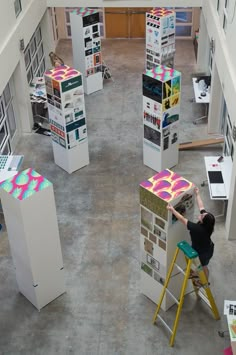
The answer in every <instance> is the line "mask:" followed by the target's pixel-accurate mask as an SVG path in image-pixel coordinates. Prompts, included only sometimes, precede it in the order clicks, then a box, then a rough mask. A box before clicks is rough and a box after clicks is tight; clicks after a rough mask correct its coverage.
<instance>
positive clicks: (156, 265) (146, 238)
mask: <svg viewBox="0 0 236 355" xmlns="http://www.w3.org/2000/svg"><path fill="white" fill-rule="evenodd" d="M157 221H160V222H162V223H163V224H164V225H162V226H163V227H164V228H165V221H163V220H162V219H161V218H159V217H158V216H156V215H155V214H153V213H152V212H151V211H149V210H148V209H146V208H145V207H144V206H142V205H141V244H140V245H141V269H142V270H143V271H144V272H146V273H148V275H149V276H151V277H153V278H154V279H155V280H156V281H158V282H160V278H165V274H166V267H165V265H166V262H167V260H166V232H165V231H164V230H163V229H162V228H159V226H157V225H156V222H157ZM156 274H157V275H156ZM154 275H155V277H154Z"/></svg>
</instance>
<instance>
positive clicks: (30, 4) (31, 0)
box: [0, 0, 54, 132]
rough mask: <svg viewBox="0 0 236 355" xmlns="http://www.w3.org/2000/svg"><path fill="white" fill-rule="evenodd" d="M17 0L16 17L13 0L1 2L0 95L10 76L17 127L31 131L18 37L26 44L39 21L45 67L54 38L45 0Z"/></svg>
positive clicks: (24, 71)
mask: <svg viewBox="0 0 236 355" xmlns="http://www.w3.org/2000/svg"><path fill="white" fill-rule="evenodd" d="M21 3H22V12H21V13H20V15H19V16H18V17H17V18H16V16H15V10H14V2H13V0H11V1H2V2H1V11H0V23H1V30H0V78H1V80H0V95H1V93H2V91H3V90H4V88H5V86H6V84H7V83H8V81H9V79H10V78H11V77H12V76H13V80H14V85H15V93H16V103H17V106H18V111H17V119H18V120H20V122H19V124H18V126H19V127H21V130H22V132H31V130H32V126H33V118H32V109H31V104H30V100H29V92H28V83H27V80H26V70H25V63H24V53H23V51H20V48H19V41H20V39H23V40H24V45H25V48H26V46H27V44H28V43H29V40H30V38H31V36H32V34H33V33H34V31H35V29H36V28H37V26H38V24H39V23H40V21H41V23H42V37H43V45H44V52H45V59H46V67H48V68H49V67H51V64H50V60H49V57H48V53H49V52H50V51H54V42H53V35H52V29H51V21H50V16H49V14H48V11H47V7H46V0H40V1H39V0H22V2H21ZM2 29H3V30H2Z"/></svg>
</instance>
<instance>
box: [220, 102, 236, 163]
mask: <svg viewBox="0 0 236 355" xmlns="http://www.w3.org/2000/svg"><path fill="white" fill-rule="evenodd" d="M221 129H222V133H223V135H224V138H225V141H224V148H223V152H224V155H225V156H231V159H232V160H233V156H234V140H233V132H232V122H231V119H230V116H229V114H228V111H227V107H226V104H224V112H223V117H222V128H221Z"/></svg>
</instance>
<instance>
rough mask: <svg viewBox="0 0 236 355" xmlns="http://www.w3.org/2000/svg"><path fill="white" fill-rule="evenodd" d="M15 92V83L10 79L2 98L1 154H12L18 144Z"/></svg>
mask: <svg viewBox="0 0 236 355" xmlns="http://www.w3.org/2000/svg"><path fill="white" fill-rule="evenodd" d="M13 91H14V87H13V81H12V79H10V81H9V83H8V84H7V85H6V87H5V89H4V91H3V93H2V96H0V154H10V153H11V152H12V149H14V145H15V144H16V137H17V122H16V117H15V111H14V97H13Z"/></svg>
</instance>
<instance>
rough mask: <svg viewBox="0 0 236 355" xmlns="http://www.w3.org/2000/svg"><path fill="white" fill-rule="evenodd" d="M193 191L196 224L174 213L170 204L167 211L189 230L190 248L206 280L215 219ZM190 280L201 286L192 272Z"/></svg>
mask: <svg viewBox="0 0 236 355" xmlns="http://www.w3.org/2000/svg"><path fill="white" fill-rule="evenodd" d="M194 191H195V195H196V200H197V205H198V208H199V211H200V215H199V217H198V222H197V223H194V222H191V221H189V220H188V219H187V218H185V217H184V216H183V215H181V214H180V213H179V212H178V211H176V210H175V208H174V207H173V206H172V205H171V204H168V206H167V209H168V210H170V211H171V212H172V213H173V214H174V215H175V217H176V218H177V219H178V220H179V221H180V222H182V223H183V224H184V225H185V226H186V227H187V229H188V230H189V233H190V237H191V241H192V248H193V249H194V250H196V251H197V253H198V255H199V259H200V262H201V264H202V267H203V270H204V272H205V275H206V278H207V280H208V277H209V270H208V267H207V265H208V263H209V261H210V259H211V258H212V256H213V254H214V243H213V242H212V240H211V235H212V233H213V231H214V226H215V217H214V216H213V214H212V213H210V212H207V211H206V210H205V208H204V205H203V202H202V199H201V196H200V193H199V189H198V187H195V189H194ZM190 278H193V279H196V280H194V285H195V286H197V287H201V286H202V285H201V282H200V280H198V275H197V274H196V273H194V272H192V273H191V275H190Z"/></svg>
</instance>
